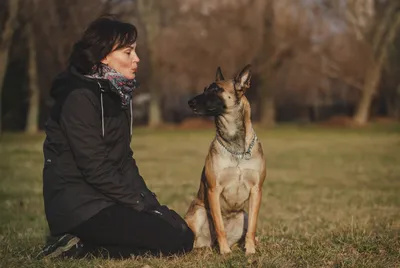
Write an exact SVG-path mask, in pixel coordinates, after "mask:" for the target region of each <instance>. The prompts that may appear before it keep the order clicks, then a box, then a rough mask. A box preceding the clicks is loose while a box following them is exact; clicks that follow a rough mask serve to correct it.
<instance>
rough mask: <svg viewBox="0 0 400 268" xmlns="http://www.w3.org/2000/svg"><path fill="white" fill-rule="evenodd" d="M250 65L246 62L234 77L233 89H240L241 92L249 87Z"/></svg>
mask: <svg viewBox="0 0 400 268" xmlns="http://www.w3.org/2000/svg"><path fill="white" fill-rule="evenodd" d="M250 68H251V65H250V64H247V65H246V66H245V67H244V68H243V70H242V71H241V72H240V73H239V74H238V75H237V76H236V77H235V90H236V91H242V92H243V94H244V93H245V92H246V90H247V89H248V88H249V87H250V80H251V70H250Z"/></svg>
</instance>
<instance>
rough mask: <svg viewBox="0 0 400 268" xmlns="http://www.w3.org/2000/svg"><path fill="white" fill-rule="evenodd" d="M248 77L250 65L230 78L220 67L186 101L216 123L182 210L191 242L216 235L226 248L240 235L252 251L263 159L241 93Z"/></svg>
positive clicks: (207, 241) (208, 242)
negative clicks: (189, 199) (211, 80)
mask: <svg viewBox="0 0 400 268" xmlns="http://www.w3.org/2000/svg"><path fill="white" fill-rule="evenodd" d="M250 78H251V73H250V65H247V66H246V67H245V68H244V69H243V70H242V71H241V72H240V73H239V74H238V75H237V76H236V78H235V79H231V80H225V79H224V77H223V75H222V72H221V69H220V68H218V69H217V74H216V81H215V82H214V83H212V84H210V85H209V86H208V87H206V88H205V90H204V93H202V94H200V95H198V96H196V97H194V98H193V99H191V100H190V101H189V102H188V103H189V106H190V107H191V108H192V110H193V111H194V112H195V113H196V114H199V115H206V116H214V117H215V125H216V136H215V139H214V140H213V142H212V143H211V145H210V149H209V152H208V155H207V157H206V160H205V166H204V168H203V172H202V176H201V181H200V189H199V191H198V193H197V197H196V198H195V200H194V201H193V202H192V203H191V205H190V207H189V209H188V211H187V213H186V215H185V220H186V222H187V223H188V225H189V227H190V228H191V229H192V231H193V232H194V234H195V242H194V247H195V248H199V247H207V246H212V245H213V244H214V243H215V242H216V240H217V241H218V244H219V249H220V252H221V254H225V253H229V252H231V249H230V247H231V246H232V245H233V244H235V243H237V242H239V241H240V240H242V239H244V240H245V241H244V242H245V248H246V255H248V254H252V253H255V233H256V228H257V218H258V212H259V209H260V203H261V192H262V184H263V182H264V179H265V176H266V165H265V159H264V154H263V150H262V147H261V143H260V142H259V141H258V139H257V136H256V134H255V132H254V129H253V127H252V124H251V119H250V114H251V111H250V104H249V102H248V100H247V98H246V97H245V95H244V94H245V92H246V90H247V89H248V88H249V87H250ZM247 203H248V205H249V206H248V214H247V213H246V212H245V211H244V209H245V207H246V204H247Z"/></svg>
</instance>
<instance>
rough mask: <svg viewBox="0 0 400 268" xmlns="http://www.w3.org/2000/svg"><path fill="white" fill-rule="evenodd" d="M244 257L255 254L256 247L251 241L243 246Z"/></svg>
mask: <svg viewBox="0 0 400 268" xmlns="http://www.w3.org/2000/svg"><path fill="white" fill-rule="evenodd" d="M245 249H246V256H248V255H251V254H254V253H256V247H255V243H254V241H253V240H250V241H246V245H245Z"/></svg>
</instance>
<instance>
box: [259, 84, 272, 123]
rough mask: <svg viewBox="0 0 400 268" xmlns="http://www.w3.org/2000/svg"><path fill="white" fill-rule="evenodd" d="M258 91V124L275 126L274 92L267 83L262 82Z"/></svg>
mask: <svg viewBox="0 0 400 268" xmlns="http://www.w3.org/2000/svg"><path fill="white" fill-rule="evenodd" d="M262 84H263V85H262V89H261V92H260V100H261V101H260V103H259V105H260V124H261V126H263V127H273V126H275V100H274V94H273V92H271V89H270V88H269V87H268V86H267V83H265V82H263V83H262Z"/></svg>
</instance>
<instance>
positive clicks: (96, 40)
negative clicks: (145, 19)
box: [69, 15, 137, 74]
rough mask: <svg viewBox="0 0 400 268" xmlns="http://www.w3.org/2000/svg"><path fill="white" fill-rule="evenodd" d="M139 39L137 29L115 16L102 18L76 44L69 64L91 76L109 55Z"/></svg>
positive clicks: (89, 27)
mask: <svg viewBox="0 0 400 268" xmlns="http://www.w3.org/2000/svg"><path fill="white" fill-rule="evenodd" d="M136 38H137V30H136V27H135V26H134V25H132V24H130V23H125V22H121V21H119V20H117V19H116V18H115V17H114V16H112V15H111V16H110V15H107V16H102V17H100V18H98V19H96V20H95V21H93V22H92V23H90V25H89V26H88V28H87V29H86V30H85V32H84V33H83V36H82V38H81V39H80V40H79V41H78V42H76V43H75V44H74V46H73V48H72V53H71V55H70V57H69V63H70V64H71V65H72V66H74V67H75V68H76V69H77V71H78V72H79V73H81V74H90V73H92V72H93V70H94V69H96V67H97V66H98V65H99V64H100V61H101V60H102V59H104V58H105V57H106V56H107V55H108V54H109V53H111V52H112V51H114V50H117V49H120V48H123V47H127V46H130V45H132V44H133V43H134V42H135V41H136Z"/></svg>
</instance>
